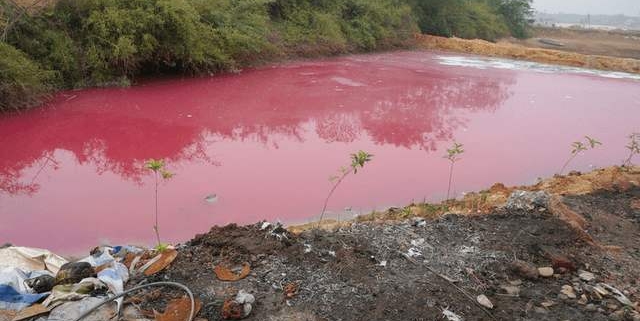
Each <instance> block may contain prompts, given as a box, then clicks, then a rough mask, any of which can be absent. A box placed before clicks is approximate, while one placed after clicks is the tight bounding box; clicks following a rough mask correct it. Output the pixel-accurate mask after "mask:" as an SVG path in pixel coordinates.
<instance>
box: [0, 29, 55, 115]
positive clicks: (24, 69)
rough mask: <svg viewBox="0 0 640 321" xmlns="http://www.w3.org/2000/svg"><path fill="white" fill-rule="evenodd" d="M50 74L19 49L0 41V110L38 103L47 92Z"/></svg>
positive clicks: (51, 74) (15, 108)
mask: <svg viewBox="0 0 640 321" xmlns="http://www.w3.org/2000/svg"><path fill="white" fill-rule="evenodd" d="M52 76H53V73H52V72H50V71H46V70H43V69H42V68H40V66H38V64H37V63H35V62H33V61H32V60H30V59H29V58H28V57H27V56H26V55H25V54H23V53H22V52H20V51H19V50H17V49H15V48H13V47H12V46H10V45H8V44H6V43H3V42H0V111H10V110H17V109H21V108H25V107H29V106H32V105H34V104H36V103H38V101H39V99H40V98H41V97H42V96H44V95H46V94H47V93H48V91H49V89H50V87H49V85H48V84H49V81H50V79H51V77H52Z"/></svg>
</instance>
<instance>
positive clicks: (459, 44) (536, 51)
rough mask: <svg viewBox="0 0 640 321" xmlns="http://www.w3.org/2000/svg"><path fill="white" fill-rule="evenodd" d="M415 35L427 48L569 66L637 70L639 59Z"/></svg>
mask: <svg viewBox="0 0 640 321" xmlns="http://www.w3.org/2000/svg"><path fill="white" fill-rule="evenodd" d="M417 38H418V39H417V43H418V46H419V47H420V48H424V49H430V50H444V51H454V52H462V53H470V54H476V55H483V56H491V57H504V58H511V59H519V60H529V61H535V62H540V63H549V64H556V65H566V66H572V67H582V68H591V69H600V70H610V71H619V72H628V73H640V60H636V59H630V58H617V57H608V56H595V55H584V54H579V53H573V52H565V51H559V50H551V49H541V48H527V47H524V46H520V45H514V44H509V43H492V42H488V41H484V40H478V39H474V40H466V39H460V38H444V37H436V36H429V35H418V36H417Z"/></svg>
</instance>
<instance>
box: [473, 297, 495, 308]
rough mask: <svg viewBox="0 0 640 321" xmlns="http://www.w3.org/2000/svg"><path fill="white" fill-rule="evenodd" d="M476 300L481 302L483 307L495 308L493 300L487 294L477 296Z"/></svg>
mask: <svg viewBox="0 0 640 321" xmlns="http://www.w3.org/2000/svg"><path fill="white" fill-rule="evenodd" d="M476 300H477V301H478V303H480V305H482V306H483V307H485V308H487V309H493V303H492V302H491V300H489V298H487V296H486V295H484V294H480V295H478V297H477V298H476Z"/></svg>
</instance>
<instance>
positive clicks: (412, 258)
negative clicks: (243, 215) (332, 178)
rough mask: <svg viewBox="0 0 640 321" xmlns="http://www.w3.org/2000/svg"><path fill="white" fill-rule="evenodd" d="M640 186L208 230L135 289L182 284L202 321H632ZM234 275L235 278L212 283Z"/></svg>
mask: <svg viewBox="0 0 640 321" xmlns="http://www.w3.org/2000/svg"><path fill="white" fill-rule="evenodd" d="M639 178H640V170H639V169H637V168H636V169H634V170H631V171H624V170H622V169H620V168H613V169H607V170H602V171H596V172H594V173H590V174H586V175H579V174H577V173H574V174H572V175H571V176H566V177H556V178H553V179H549V180H546V181H542V182H540V184H538V185H536V186H530V187H526V188H524V189H525V190H529V191H530V193H524V194H526V195H528V196H532V195H534V196H535V197H534V199H530V200H529V201H527V197H528V196H527V197H524V198H523V199H521V200H519V199H517V198H516V199H514V197H513V196H512V198H511V199H510V200H509V201H507V198H506V197H502V195H520V194H518V192H516V193H513V191H515V189H513V188H507V187H504V186H501V185H496V186H494V187H493V188H492V189H491V190H487V191H484V192H482V193H478V194H477V195H481V194H483V195H484V196H483V197H482V199H484V201H485V203H484V205H483V206H480V205H478V206H475V207H474V206H466V205H465V204H467V205H469V204H470V203H468V202H467V203H465V201H460V202H456V203H455V204H453V203H452V204H449V206H450V211H453V212H458V213H459V214H445V215H443V214H441V213H439V212H438V210H433V211H431V212H429V211H424V212H420V211H416V210H414V208H416V207H418V205H414V206H410V207H408V209H409V210H405V209H392V210H391V211H390V212H388V213H379V214H377V216H376V217H374V218H371V217H370V218H369V220H366V219H362V220H361V222H348V223H342V224H341V225H342V226H341V227H340V228H338V229H335V230H333V229H322V230H317V229H304V228H302V229H301V228H294V229H292V230H293V231H297V233H291V232H290V231H286V230H284V229H281V228H275V229H274V227H273V226H268V227H267V224H263V223H258V224H256V225H253V226H246V227H238V226H234V225H231V226H227V227H214V228H212V229H211V231H210V232H209V233H207V234H204V235H199V236H197V237H196V238H194V239H193V240H192V241H190V242H188V243H187V244H186V245H184V246H183V247H181V248H180V255H179V256H178V258H177V259H176V261H174V263H173V264H172V265H171V267H170V268H169V269H167V270H166V271H164V272H162V273H160V274H157V275H155V276H154V277H152V278H150V279H148V280H146V281H154V280H155V281H158V280H172V281H178V282H182V283H185V284H187V285H188V286H189V287H190V288H191V289H192V290H194V292H195V293H196V296H197V297H198V298H199V299H200V300H201V301H202V303H203V307H202V310H201V313H200V317H202V318H206V319H207V320H210V321H212V320H222V319H223V318H222V315H223V312H222V311H223V310H224V309H223V302H224V300H225V299H229V298H232V297H234V296H235V294H236V293H237V292H238V291H239V290H246V291H247V292H249V293H252V294H253V295H254V296H255V298H256V302H255V303H254V304H253V309H252V312H251V314H250V316H249V317H248V318H247V320H447V319H446V317H445V315H444V314H443V313H449V312H450V313H453V314H455V315H457V316H459V317H461V318H463V319H464V320H640V313H639V307H638V301H639V300H640V284H639V283H638V282H640V279H638V276H639V275H640V238H638V236H640V186H639V185H640V184H639V183H638V182H639V181H640V180H639ZM536 191H544V192H543V193H536ZM524 194H523V195H524ZM538 197H540V198H541V199H540V200H538V199H536V198H538ZM467 201H468V200H467ZM420 206H423V207H426V205H424V204H423V205H420ZM431 207H440V205H431ZM455 208H457V210H456V209H455ZM471 209H473V210H471ZM398 212H401V213H404V214H403V215H402V217H399V216H398ZM447 212H449V211H447ZM470 213H471V214H472V215H470ZM572 215H575V216H572ZM425 218H426V220H424V219H425ZM581 220H583V221H581ZM572 222H573V223H572ZM575 222H578V223H577V224H584V226H583V227H580V226H578V225H576V223H575ZM245 263H248V266H249V267H250V273H249V274H248V276H247V277H246V278H244V279H242V280H239V281H235V282H223V281H219V280H218V279H217V278H216V274H215V273H214V267H216V266H218V265H224V266H228V267H234V266H235V267H240V266H242V265H243V264H245ZM538 267H551V268H552V269H553V271H552V272H551V274H549V275H548V276H547V277H544V276H540V275H539V274H541V273H542V274H545V273H549V271H548V270H549V269H542V270H541V271H538V270H537V268H538ZM545 275H546V274H545ZM617 290H619V291H620V293H618V294H616V293H617V292H616V291H617ZM479 295H485V296H486V297H487V298H488V300H489V301H491V303H492V305H493V306H494V307H493V308H488V307H483V306H481V305H480V304H478V303H477V301H476V298H477V296H479ZM453 314H449V320H455V317H454V316H453Z"/></svg>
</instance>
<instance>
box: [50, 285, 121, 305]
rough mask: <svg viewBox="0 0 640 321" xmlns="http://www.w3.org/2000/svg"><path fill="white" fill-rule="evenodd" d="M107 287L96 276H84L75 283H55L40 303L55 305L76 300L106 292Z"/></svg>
mask: <svg viewBox="0 0 640 321" xmlns="http://www.w3.org/2000/svg"><path fill="white" fill-rule="evenodd" d="M108 290H109V288H108V287H107V286H106V285H105V284H104V283H102V281H100V280H98V279H96V278H86V279H84V280H82V281H80V282H79V283H76V284H65V285H56V286H55V287H53V290H52V291H51V294H50V295H49V297H47V299H46V300H45V301H44V302H43V303H42V305H44V306H45V307H48V308H51V307H55V306H57V305H59V304H61V303H64V302H66V301H78V300H82V299H85V298H87V297H89V296H91V295H92V294H100V293H102V294H106V293H107V291H108Z"/></svg>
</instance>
